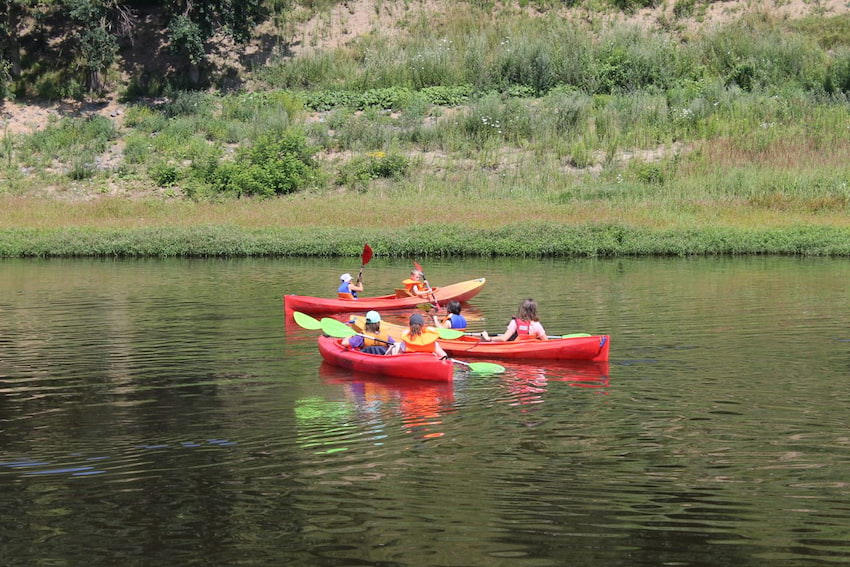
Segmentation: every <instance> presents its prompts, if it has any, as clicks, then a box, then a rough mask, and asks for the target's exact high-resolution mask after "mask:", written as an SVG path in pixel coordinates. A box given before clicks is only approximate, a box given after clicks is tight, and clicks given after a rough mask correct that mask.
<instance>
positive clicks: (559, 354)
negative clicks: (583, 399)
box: [352, 317, 611, 362]
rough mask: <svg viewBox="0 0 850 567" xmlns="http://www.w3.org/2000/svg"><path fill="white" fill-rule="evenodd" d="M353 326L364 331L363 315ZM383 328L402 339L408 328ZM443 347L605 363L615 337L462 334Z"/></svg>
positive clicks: (479, 353)
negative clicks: (503, 338)
mask: <svg viewBox="0 0 850 567" xmlns="http://www.w3.org/2000/svg"><path fill="white" fill-rule="evenodd" d="M352 320H353V321H354V323H353V325H352V326H353V327H354V328H355V329H356V330H358V331H361V330H363V326H364V324H365V319H364V318H363V317H353V318H352ZM381 329H382V330H385V331H387V333H389V335H390V336H392V337H393V338H396V339H397V338H399V337H400V336H401V331H402V330H404V327H402V326H400V325H393V324H392V323H386V322H382V323H381ZM440 346H441V347H443V350H445V351H446V352H447V353H448V354H451V355H453V356H457V355H462V356H464V357H480V358H508V359H517V360H535V359H549V360H590V361H595V362H604V361H607V360H608V350H609V349H610V347H611V338H610V337H609V336H608V335H594V336H590V337H571V338H567V339H549V340H547V341H538V340H527V341H507V342H498V343H485V342H482V341H481V339H480V337H467V336H464V337H460V338H458V339H440Z"/></svg>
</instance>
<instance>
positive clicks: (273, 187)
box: [207, 131, 317, 196]
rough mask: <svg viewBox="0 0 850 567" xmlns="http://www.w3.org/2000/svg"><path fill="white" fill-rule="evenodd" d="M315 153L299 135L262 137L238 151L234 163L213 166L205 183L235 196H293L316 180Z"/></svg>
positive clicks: (300, 134) (287, 134) (294, 133)
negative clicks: (292, 194)
mask: <svg viewBox="0 0 850 567" xmlns="http://www.w3.org/2000/svg"><path fill="white" fill-rule="evenodd" d="M314 152H315V150H313V149H312V148H310V147H308V146H307V143H306V140H305V137H304V135H303V134H302V133H300V132H296V131H289V132H286V133H285V134H283V135H282V136H275V135H271V134H270V135H265V136H263V137H261V138H260V139H258V140H257V141H256V142H255V143H254V145H252V146H250V147H247V148H243V149H241V150H240V151H239V153H238V154H237V156H236V160H235V161H234V162H226V163H221V164H218V165H217V166H215V167H214V169H213V170H212V171H210V172H208V174H207V181H208V182H209V183H210V184H211V185H212V186H213V188H214V189H216V190H217V191H222V192H232V193H235V194H237V195H261V196H270V195H275V194H286V193H292V192H294V191H297V190H299V189H302V188H304V187H305V186H306V185H307V184H308V183H310V182H311V181H312V180H313V179H315V177H316V175H317V167H316V165H315V164H314V162H313V154H314Z"/></svg>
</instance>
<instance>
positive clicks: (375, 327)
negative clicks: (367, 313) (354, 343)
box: [363, 321, 381, 333]
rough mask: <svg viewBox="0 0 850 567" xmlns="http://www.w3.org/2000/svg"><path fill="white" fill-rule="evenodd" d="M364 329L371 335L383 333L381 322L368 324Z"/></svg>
mask: <svg viewBox="0 0 850 567" xmlns="http://www.w3.org/2000/svg"><path fill="white" fill-rule="evenodd" d="M363 329H364V330H366V331H369V332H370V333H379V332H381V322H380V321H378V322H376V323H366V325H364V326H363Z"/></svg>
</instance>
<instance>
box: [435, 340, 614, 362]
mask: <svg viewBox="0 0 850 567" xmlns="http://www.w3.org/2000/svg"><path fill="white" fill-rule="evenodd" d="M440 346H441V347H443V350H445V351H446V352H447V353H448V354H450V355H452V356H455V355H458V356H461V355H462V356H464V357H479V358H506V359H512V360H542V359H548V360H589V361H592V362H607V361H608V349H609V348H610V346H611V338H610V337H609V336H608V335H594V336H590V337H572V338H569V339H549V340H546V341H534V340H527V341H507V342H498V343H485V342H482V341H481V340H480V339H479V338H478V337H461V338H459V339H451V340H445V339H440Z"/></svg>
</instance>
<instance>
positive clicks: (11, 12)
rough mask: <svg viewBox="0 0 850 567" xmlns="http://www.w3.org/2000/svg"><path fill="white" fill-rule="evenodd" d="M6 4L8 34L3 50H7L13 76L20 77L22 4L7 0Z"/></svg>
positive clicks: (4, 39) (4, 40)
mask: <svg viewBox="0 0 850 567" xmlns="http://www.w3.org/2000/svg"><path fill="white" fill-rule="evenodd" d="M4 3H5V4H6V6H5V8H6V9H5V10H4V11H5V12H6V13H5V14H4V16H5V18H4V19H5V20H6V22H5V24H6V34H5V36H6V37H4V38H3V44H4V45H3V46H2V47H3V48H4V49H3V51H5V52H6V56H7V57H8V58H9V63H11V69H9V72H10V73H11V75H12V77H14V78H16V79H17V78H18V77H20V76H21V44H20V41H19V40H18V25H19V24H20V21H21V13H20V6H18V3H17V2H14V1H11V0H6V2H4Z"/></svg>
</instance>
